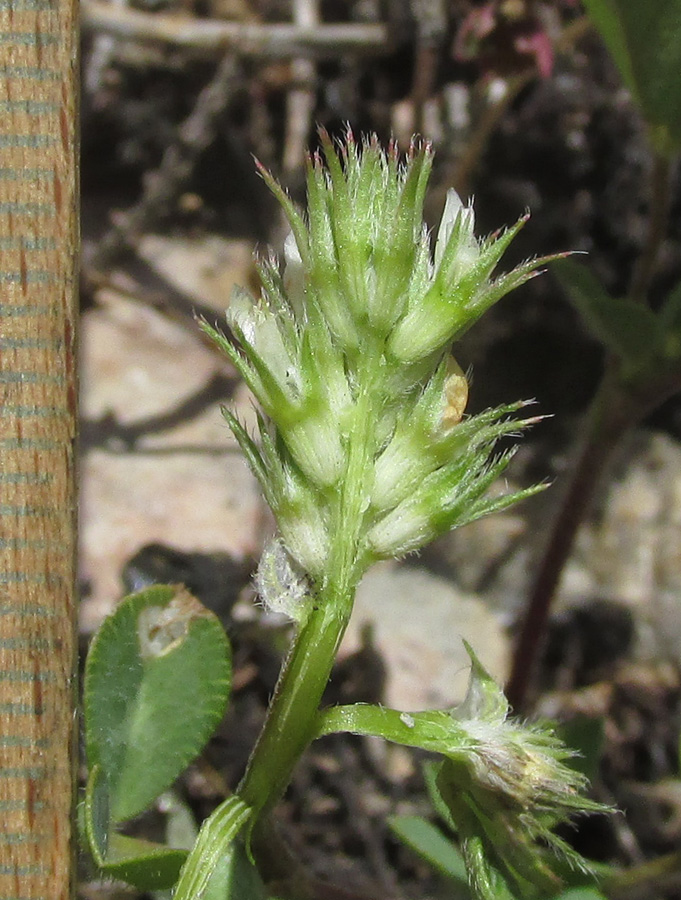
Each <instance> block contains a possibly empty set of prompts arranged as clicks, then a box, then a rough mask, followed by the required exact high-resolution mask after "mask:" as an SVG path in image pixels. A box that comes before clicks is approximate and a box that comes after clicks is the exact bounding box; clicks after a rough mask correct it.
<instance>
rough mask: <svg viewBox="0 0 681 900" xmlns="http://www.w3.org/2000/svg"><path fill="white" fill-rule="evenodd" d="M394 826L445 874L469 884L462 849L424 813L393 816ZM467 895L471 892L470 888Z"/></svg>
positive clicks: (394, 830)
mask: <svg viewBox="0 0 681 900" xmlns="http://www.w3.org/2000/svg"><path fill="white" fill-rule="evenodd" d="M388 826H389V828H390V830H391V831H392V832H393V834H394V835H396V836H397V837H398V838H399V839H400V840H401V841H402V843H403V844H406V846H407V847H410V848H411V849H412V850H413V851H414V852H415V853H416V854H418V856H420V857H421V858H422V859H425V860H426V862H427V863H429V864H430V865H431V866H432V867H433V868H434V869H436V870H437V871H438V872H439V873H440V874H441V875H444V876H445V878H451V879H452V880H453V881H456V882H457V883H459V884H461V885H465V886H467V885H468V876H467V875H466V866H465V863H464V861H463V857H462V856H461V853H459V851H458V850H457V848H456V847H455V846H454V844H453V843H452V840H451V838H447V837H446V836H445V835H444V834H443V833H442V832H441V831H440V829H439V828H437V827H436V826H435V825H433V824H432V823H431V822H429V821H428V820H427V819H424V818H423V817H422V816H391V817H390V818H389V819H388ZM466 896H470V894H469V892H468V890H466Z"/></svg>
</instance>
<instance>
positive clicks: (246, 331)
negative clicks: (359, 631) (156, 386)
mask: <svg viewBox="0 0 681 900" xmlns="http://www.w3.org/2000/svg"><path fill="white" fill-rule="evenodd" d="M320 136H321V144H322V150H323V155H322V154H315V155H314V156H313V157H311V158H310V160H309V162H308V167H307V200H308V203H307V214H306V215H303V214H302V213H301V212H299V211H298V209H297V208H296V207H295V206H294V204H293V203H292V202H291V200H290V199H289V197H288V196H287V195H286V193H285V192H284V191H283V190H282V188H281V187H280V186H279V185H278V184H277V182H276V181H274V179H273V178H272V177H271V176H270V175H269V173H267V172H266V171H265V170H263V169H261V175H262V176H263V178H264V180H265V181H266V182H267V184H268V186H269V187H270V189H271V190H272V191H273V193H274V194H275V196H276V197H277V198H278V200H279V201H280V203H281V204H282V206H283V208H284V211H285V213H286V215H287V218H288V221H289V224H290V227H291V233H290V235H289V236H288V238H287V239H286V241H285V244H284V259H285V266H284V268H283V271H280V269H279V266H278V264H277V261H276V259H275V258H274V257H273V256H269V257H267V258H265V259H263V260H260V262H259V272H260V276H261V281H262V285H263V290H262V294H261V296H260V297H259V298H258V299H254V298H252V297H250V296H249V295H248V294H246V293H245V292H243V291H238V292H236V293H235V295H234V297H233V299H232V303H231V306H230V308H229V310H228V313H227V322H228V325H229V326H230V329H231V331H232V334H233V335H234V338H235V339H236V344H235V343H233V342H232V341H231V340H230V339H228V338H227V337H226V336H225V335H224V334H222V333H221V332H219V331H217V330H216V329H213V328H211V327H210V326H209V325H207V324H206V323H203V326H202V327H203V328H204V330H205V331H206V332H208V333H209V334H210V335H211V336H212V337H213V338H214V339H215V340H216V341H217V343H218V344H219V345H220V346H221V347H222V348H223V349H224V350H225V352H226V353H227V355H228V356H229V357H230V359H231V360H232V362H233V363H234V365H235V366H236V367H237V369H238V370H239V372H240V373H241V374H242V375H243V377H244V379H245V380H246V382H247V384H248V386H249V387H250V388H251V390H252V392H253V393H254V395H255V396H256V398H257V399H258V401H259V403H260V406H261V407H262V410H263V413H264V416H263V417H262V418H261V419H260V441H259V443H256V441H254V440H253V438H252V437H251V436H250V435H248V434H247V433H246V431H245V430H244V428H243V427H242V426H241V425H240V424H239V423H238V422H237V421H236V420H235V419H234V417H233V416H232V415H231V414H230V413H226V415H227V418H228V421H229V422H230V425H231V426H232V428H233V430H234V432H235V435H236V437H237V439H238V440H239V442H240V444H241V446H242V448H243V449H244V451H245V453H246V456H247V458H248V460H249V462H250V464H251V467H252V468H253V470H254V472H255V474H256V476H257V477H258V479H259V480H260V483H261V485H262V488H263V491H264V493H265V496H266V498H267V500H268V502H269V503H270V505H271V506H272V509H273V511H274V513H275V515H276V517H277V519H278V522H279V527H280V531H281V534H282V538H283V540H284V542H285V544H286V547H287V550H288V552H289V553H290V554H291V555H292V557H293V558H294V559H295V560H296V562H297V563H298V564H299V565H300V566H301V567H302V568H303V570H304V571H305V572H306V573H307V575H309V576H311V578H312V580H313V582H314V581H315V580H323V579H325V578H327V577H328V565H329V559H330V558H331V557H334V558H336V557H338V558H341V557H342V558H343V560H344V563H343V564H344V565H350V566H351V567H354V571H353V576H352V577H353V578H356V577H359V575H361V573H362V572H363V571H364V569H366V567H367V566H368V565H369V564H370V563H371V562H372V561H373V560H375V559H380V558H386V557H391V556H396V555H400V554H403V553H407V552H410V551H412V550H417V549H418V548H419V547H421V546H423V544H424V543H426V542H427V541H429V540H431V539H432V538H433V537H436V536H437V535H438V534H441V533H443V532H444V531H446V530H448V529H450V528H452V527H455V526H457V525H460V524H463V523H464V522H468V521H471V520H472V519H475V518H477V517H479V516H481V515H484V514H486V513H488V512H491V511H492V510H494V509H497V508H501V507H503V506H507V505H509V504H510V503H512V502H515V500H517V499H519V498H520V497H522V496H525V495H526V494H527V493H528V492H521V493H519V494H514V495H510V496H505V497H502V498H496V499H490V498H489V497H487V495H486V494H487V489H488V487H489V485H490V484H491V483H492V481H493V480H494V479H495V478H496V477H497V476H498V475H499V474H500V473H501V472H502V471H503V469H504V468H505V466H506V465H507V463H508V460H509V458H510V455H509V454H504V455H501V456H497V457H495V456H494V445H495V443H496V441H497V440H498V439H499V438H500V437H501V436H502V435H504V434H508V433H510V432H511V431H517V430H518V429H521V428H522V427H524V426H525V425H528V424H530V422H531V421H534V420H531V419H527V420H524V421H521V422H519V421H517V420H514V419H513V418H511V417H510V414H511V413H513V412H514V411H516V410H517V409H519V408H520V407H521V406H522V404H516V405H514V406H506V407H502V408H500V409H497V410H492V411H488V412H486V413H483V414H482V415H480V416H475V417H470V418H464V412H465V406H466V401H467V388H468V385H467V380H466V377H465V375H464V374H463V372H462V371H461V369H460V368H459V367H458V365H457V364H456V363H455V362H454V361H453V360H450V359H449V347H450V344H451V342H452V341H453V340H454V339H455V338H457V337H459V336H460V335H461V334H463V332H464V331H465V330H466V329H467V328H469V327H470V325H471V324H473V322H474V321H475V320H476V319H477V318H479V316H480V315H481V314H482V313H483V312H484V311H485V310H486V309H488V308H489V307H490V306H491V305H492V304H493V303H495V302H496V301H497V300H499V299H500V298H501V297H502V296H503V295H504V294H506V293H508V291H510V290H511V289H512V288H513V287H516V286H517V285H519V284H522V282H524V281H526V280H527V279H528V278H530V277H532V275H533V274H535V272H536V270H537V268H538V266H539V265H540V264H541V263H542V262H543V260H542V261H532V262H528V263H526V264H524V265H522V266H520V267H519V268H517V269H515V270H513V271H512V272H511V273H509V274H506V275H501V276H495V274H494V270H495V267H496V265H497V263H498V262H499V260H500V258H501V256H502V254H503V252H504V250H505V249H506V247H507V246H508V245H509V243H510V242H511V240H512V239H513V237H514V235H515V234H516V233H517V231H518V230H519V229H520V228H521V227H522V225H523V223H524V221H525V217H524V218H522V219H520V220H519V221H518V222H517V223H516V225H515V226H513V227H512V228H511V229H509V230H507V231H505V232H502V233H501V234H498V235H493V236H491V237H488V238H484V239H479V238H477V237H476V236H475V234H474V224H475V217H474V214H473V209H472V208H471V207H470V206H464V204H463V203H462V202H461V200H460V199H459V197H458V196H457V195H456V194H455V193H454V192H453V191H450V192H449V194H448V196H447V201H446V204H445V210H444V213H443V217H442V222H441V224H440V228H439V230H438V234H437V238H436V241H435V245H434V248H431V240H430V235H429V233H428V229H427V228H426V226H425V225H424V222H423V200H424V196H425V191H426V185H427V182H428V177H429V174H430V170H431V166H432V152H431V149H430V146H429V145H428V144H427V143H424V144H421V145H418V146H417V145H415V144H413V145H412V146H411V147H410V148H409V151H408V153H407V155H406V158H405V159H404V160H401V158H400V156H399V154H398V150H397V147H396V146H395V145H394V144H391V145H390V146H389V147H388V149H387V151H384V150H383V149H382V148H381V147H380V146H379V144H378V141H377V139H376V138H375V137H373V138H370V139H369V140H368V141H365V142H364V143H363V144H362V145H361V146H359V145H358V144H357V143H356V142H355V140H354V138H353V136H352V134H351V133H350V132H348V134H347V135H346V139H345V141H344V142H343V143H342V144H341V145H340V146H339V147H338V148H337V147H336V146H335V145H334V144H333V142H332V141H331V140H330V138H329V137H328V136H327V135H326V134H325V132H321V133H320ZM341 541H345V542H346V543H351V544H352V550H351V552H350V551H348V550H347V547H346V548H344V549H343V550H342V551H341V550H340V549H339V547H340V544H339V542H341ZM334 546H335V547H336V551H337V552H335V551H334Z"/></svg>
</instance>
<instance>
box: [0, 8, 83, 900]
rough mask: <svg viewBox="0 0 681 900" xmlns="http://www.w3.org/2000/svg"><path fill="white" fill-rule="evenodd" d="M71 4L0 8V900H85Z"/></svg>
mask: <svg viewBox="0 0 681 900" xmlns="http://www.w3.org/2000/svg"><path fill="white" fill-rule="evenodd" d="M75 22H76V18H75V8H74V4H73V0H0V900H69V898H70V897H72V896H73V883H74V870H73V857H74V853H73V838H74V835H73V819H72V810H73V794H74V790H73V788H74V771H75V765H74V758H75V754H74V724H75V723H74V709H75V679H74V671H75V667H74V661H75V627H74V623H75V608H74V607H75V590H74V558H75V488H74V446H73V445H74V438H75V428H76V426H75V422H76V389H75V383H76V376H75V358H74V335H75V316H76V307H75V275H76V268H75V260H76V250H77V186H76V185H77V182H76V168H75V149H76V123H77V117H76V102H75V97H76V94H75V83H76V60H77V55H76V41H77V34H76V28H75Z"/></svg>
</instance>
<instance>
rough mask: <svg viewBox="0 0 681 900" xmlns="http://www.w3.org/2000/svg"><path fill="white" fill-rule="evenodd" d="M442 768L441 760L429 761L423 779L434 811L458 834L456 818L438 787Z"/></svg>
mask: <svg viewBox="0 0 681 900" xmlns="http://www.w3.org/2000/svg"><path fill="white" fill-rule="evenodd" d="M441 768H442V761H441V760H434V759H429V760H427V761H426V762H425V763H424V764H423V779H424V781H425V783H426V790H427V791H428V798H429V799H430V802H431V803H432V805H433V809H434V810H435V812H436V813H437V814H438V816H439V817H440V818H441V819H442V821H443V822H444V823H445V825H447V826H448V827H449V829H450V830H451V831H452V833H454V834H456V822H455V821H454V817H453V816H452V814H451V812H450V809H449V807H448V806H447V804H446V803H445V801H444V800H443V799H442V795H441V794H440V791H439V790H438V786H437V777H438V775H439V773H440V769H441Z"/></svg>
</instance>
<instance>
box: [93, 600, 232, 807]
mask: <svg viewBox="0 0 681 900" xmlns="http://www.w3.org/2000/svg"><path fill="white" fill-rule="evenodd" d="M230 683H231V662H230V652H229V643H228V641H227V636H226V635H225V632H224V629H223V628H222V625H221V624H220V622H219V620H218V619H217V617H216V616H214V615H213V613H211V612H209V611H208V610H207V609H205V607H203V606H202V605H201V604H200V603H199V602H198V600H196V599H195V598H194V597H192V596H191V594H189V593H188V592H187V591H186V590H185V589H184V588H178V587H165V586H162V587H153V588H149V589H148V590H146V591H142V592H141V593H139V594H134V595H133V596H131V597H128V598H127V599H126V600H124V601H123V602H122V603H121V604H120V605H119V606H118V607H117V609H116V610H115V612H114V613H113V614H112V615H111V616H109V618H108V619H106V621H105V622H104V624H103V625H102V627H101V628H100V630H99V631H98V633H97V634H96V636H95V638H94V640H93V642H92V646H91V648H90V652H89V654H88V659H87V664H86V670H85V691H84V695H85V699H84V709H85V736H86V747H87V756H88V761H89V764H90V766H91V767H94V766H97V765H99V766H101V768H102V771H103V773H104V774H105V776H106V780H107V783H108V786H109V792H110V802H111V819H112V821H113V822H120V821H122V820H125V819H129V818H131V817H133V816H135V815H137V814H138V813H140V812H142V810H144V809H146V807H147V806H149V804H151V803H152V802H153V800H154V799H155V798H156V797H157V796H158V795H159V794H160V793H161V792H162V791H164V790H165V789H166V788H168V787H169V786H170V785H171V784H172V782H173V781H174V780H175V779H176V778H177V776H178V775H179V774H180V773H181V772H182V770H183V769H184V768H185V767H186V766H187V765H188V764H189V763H190V762H191V760H192V759H193V758H194V757H195V756H196V755H197V753H199V751H200V750H201V748H202V747H203V746H204V744H205V743H206V742H207V740H208V739H209V737H210V735H211V734H212V733H213V731H214V730H215V728H216V727H217V725H218V724H219V722H220V719H221V718H222V716H223V714H224V711H225V706H226V703H227V698H228V696H229V688H230Z"/></svg>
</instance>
